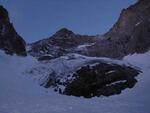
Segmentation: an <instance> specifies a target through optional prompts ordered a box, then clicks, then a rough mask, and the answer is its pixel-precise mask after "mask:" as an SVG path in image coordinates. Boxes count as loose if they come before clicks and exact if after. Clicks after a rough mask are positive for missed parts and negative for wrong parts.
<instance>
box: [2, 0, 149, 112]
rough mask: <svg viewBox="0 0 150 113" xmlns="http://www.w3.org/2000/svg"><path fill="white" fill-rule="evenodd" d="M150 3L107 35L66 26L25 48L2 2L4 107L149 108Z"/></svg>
mask: <svg viewBox="0 0 150 113" xmlns="http://www.w3.org/2000/svg"><path fill="white" fill-rule="evenodd" d="M149 9H150V2H149V0H139V1H138V2H137V3H136V4H135V5H132V6H130V7H129V8H127V9H124V10H123V11H122V13H121V15H120V18H119V20H118V21H117V22H116V24H115V25H114V26H113V27H112V29H110V31H109V32H108V33H106V34H104V35H101V36H86V35H78V34H75V33H73V32H72V31H70V30H68V29H66V28H63V29H61V30H59V31H57V32H56V33H55V34H54V35H53V36H51V37H50V38H47V39H43V40H40V41H37V42H35V43H32V44H28V46H27V47H26V48H25V45H26V44H25V41H24V40H23V39H22V38H21V37H20V36H19V35H18V34H17V33H16V31H15V30H14V28H13V25H12V24H11V23H10V22H9V17H8V12H7V11H6V10H5V9H4V8H3V7H2V6H0V17H2V18H0V49H1V51H0V89H1V93H0V113H68V112H69V113H104V112H105V113H110V112H111V113H116V112H117V113H137V112H140V113H148V112H149V111H150V109H149V104H150V102H149V98H150V96H149V95H150V92H149V85H150V77H149V76H148V75H149V74H150V63H149V62H148V61H149V60H150V51H149V47H150V46H149V45H150V42H149V41H150V40H149V37H150V33H149V27H150V26H149V25H150V24H149V23H150V21H149V17H150V13H149ZM100 37H101V38H100ZM26 50H27V54H28V55H27V56H26ZM5 53H9V54H11V55H12V56H10V55H7V54H5ZM20 56H26V57H20ZM106 57H109V58H106ZM112 58H116V59H120V58H122V59H120V60H116V59H112ZM59 93H60V94H62V95H60V94H59ZM108 96H110V97H108ZM83 97H85V98H83ZM97 97H99V98H97ZM86 98H90V99H86Z"/></svg>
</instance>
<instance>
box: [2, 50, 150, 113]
mask: <svg viewBox="0 0 150 113" xmlns="http://www.w3.org/2000/svg"><path fill="white" fill-rule="evenodd" d="M77 59H78V60H77ZM89 59H93V58H91V57H85V56H82V55H81V56H80V55H78V54H75V55H74V56H71V55H70V56H63V57H61V58H58V59H54V60H52V61H50V62H51V63H50V62H48V65H50V66H51V67H53V68H55V69H56V70H59V69H60V68H62V67H64V66H63V62H65V63H68V64H67V66H69V67H68V69H71V68H72V69H74V67H73V66H78V65H79V63H85V60H87V61H89ZM95 59H100V58H95ZM69 60H70V62H69ZM101 60H105V61H110V62H115V63H120V64H128V63H130V64H132V65H134V66H136V67H140V68H141V69H142V71H143V73H141V74H140V75H139V76H138V83H137V84H136V86H135V87H134V88H133V89H132V90H128V89H127V90H125V91H123V93H122V94H120V95H115V96H111V97H99V98H98V97H94V98H92V99H84V98H83V97H80V98H79V97H73V96H65V95H60V94H57V93H55V92H53V91H52V90H51V89H44V88H43V87H41V86H39V85H38V84H37V83H36V82H35V81H36V80H37V78H38V77H37V78H36V77H35V81H34V80H33V77H30V74H28V70H29V69H32V68H34V67H37V66H44V63H43V64H42V63H39V62H37V61H36V60H35V59H34V58H33V57H25V58H22V57H18V56H9V55H5V54H4V53H3V52H0V90H1V92H0V113H149V112H150V108H149V105H150V101H149V99H150V91H149V86H150V77H149V74H150V63H149V60H150V52H147V53H145V54H134V55H129V56H126V57H125V58H124V59H123V61H118V60H111V59H107V58H101ZM73 61H74V62H73ZM60 62H61V63H60ZM74 63H76V65H75V64H74ZM60 64H61V65H62V66H61V65H60ZM64 65H66V64H64ZM59 66H60V67H59ZM44 68H45V67H44ZM66 69H67V67H66ZM42 71H43V70H42ZM45 71H46V70H45ZM66 71H67V70H64V72H66ZM62 72H63V71H62ZM62 72H60V71H58V73H59V74H60V73H62ZM35 76H36V75H35Z"/></svg>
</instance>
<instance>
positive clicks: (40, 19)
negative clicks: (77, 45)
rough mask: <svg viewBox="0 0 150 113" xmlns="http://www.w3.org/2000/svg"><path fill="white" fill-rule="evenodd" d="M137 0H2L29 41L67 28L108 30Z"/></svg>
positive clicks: (94, 31)
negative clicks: (121, 13)
mask: <svg viewBox="0 0 150 113" xmlns="http://www.w3.org/2000/svg"><path fill="white" fill-rule="evenodd" d="M136 1H137V0H0V5H3V6H4V7H5V8H6V9H7V10H8V12H9V15H10V19H11V22H12V23H13V24H14V27H15V29H16V31H17V32H18V34H19V35H21V36H22V37H23V38H24V39H25V40H26V41H27V42H28V43H29V42H33V41H37V40H40V39H43V38H47V37H50V36H51V35H53V34H54V33H55V32H56V31H58V30H59V29H60V28H63V27H66V28H68V29H70V30H72V31H73V32H74V33H77V34H87V35H97V34H103V33H105V32H107V31H108V30H109V29H110V28H111V27H112V25H113V24H114V23H115V22H116V21H117V19H118V17H119V14H120V12H121V10H122V9H123V8H127V7H128V6H129V5H131V4H134V3H135V2H136Z"/></svg>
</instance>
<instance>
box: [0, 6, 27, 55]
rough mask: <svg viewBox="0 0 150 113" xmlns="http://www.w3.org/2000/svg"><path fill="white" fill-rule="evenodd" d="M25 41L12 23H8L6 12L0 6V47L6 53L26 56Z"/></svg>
mask: <svg viewBox="0 0 150 113" xmlns="http://www.w3.org/2000/svg"><path fill="white" fill-rule="evenodd" d="M25 45H26V43H25V41H24V40H23V38H22V37H21V36H19V35H18V33H17V32H16V31H15V29H14V27H13V24H12V23H10V20H9V17H8V12H7V10H6V9H5V8H3V6H0V49H2V50H4V51H5V52H6V53H7V54H14V53H15V54H17V55H20V56H26V49H25Z"/></svg>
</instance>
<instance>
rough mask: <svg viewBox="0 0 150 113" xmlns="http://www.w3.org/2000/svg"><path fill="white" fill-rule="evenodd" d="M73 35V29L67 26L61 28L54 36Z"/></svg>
mask: <svg viewBox="0 0 150 113" xmlns="http://www.w3.org/2000/svg"><path fill="white" fill-rule="evenodd" d="M71 35H74V33H73V32H72V31H71V30H69V29H67V28H61V29H60V30H58V31H57V32H56V33H55V34H54V35H53V36H54V37H68V36H71Z"/></svg>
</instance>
